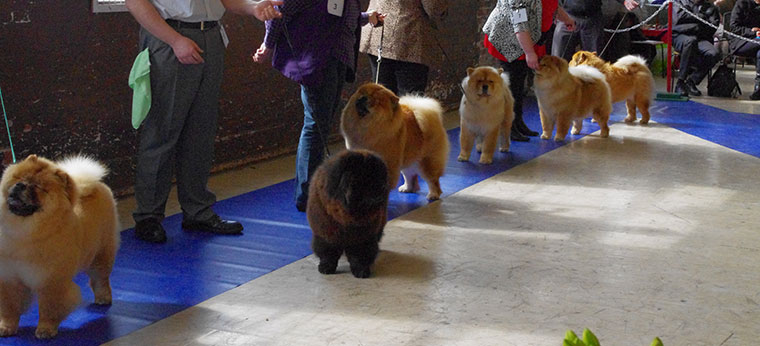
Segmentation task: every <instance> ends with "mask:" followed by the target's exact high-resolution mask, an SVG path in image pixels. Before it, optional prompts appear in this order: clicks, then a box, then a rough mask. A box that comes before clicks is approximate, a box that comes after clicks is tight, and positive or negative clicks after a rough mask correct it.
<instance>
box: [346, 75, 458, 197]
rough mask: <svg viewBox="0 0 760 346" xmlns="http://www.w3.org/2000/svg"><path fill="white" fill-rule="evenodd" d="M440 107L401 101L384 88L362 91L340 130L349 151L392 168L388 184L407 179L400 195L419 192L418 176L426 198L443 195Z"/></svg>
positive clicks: (445, 143)
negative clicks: (372, 155)
mask: <svg viewBox="0 0 760 346" xmlns="http://www.w3.org/2000/svg"><path fill="white" fill-rule="evenodd" d="M442 112H443V111H442V109H441V105H440V103H438V101H436V100H435V99H432V98H428V97H423V96H415V95H407V96H404V97H401V99H399V98H398V96H396V95H395V94H394V93H393V92H392V91H390V90H388V89H386V88H385V87H383V86H382V85H379V84H374V83H368V84H365V85H362V86H361V87H359V89H358V90H357V91H356V92H355V93H354V94H353V95H352V96H351V98H350V99H349V100H348V103H347V104H346V107H345V108H344V109H343V114H342V116H341V119H340V130H341V132H342V133H343V138H345V140H346V147H347V148H348V149H352V150H353V149H367V150H371V151H373V152H375V153H377V154H378V155H380V157H381V158H382V159H383V160H385V164H386V165H387V166H388V184H389V185H390V186H391V188H393V187H395V186H396V184H397V183H398V178H399V171H401V174H403V176H404V185H402V186H400V187H399V189H398V190H399V191H400V192H417V191H419V189H420V187H419V184H418V182H417V176H418V175H421V176H422V178H423V179H425V181H426V182H427V183H428V187H429V191H428V195H427V199H428V200H431V201H432V200H436V199H438V198H440V196H441V184H440V182H439V179H440V177H441V176H442V175H443V171H444V169H445V167H446V159H447V157H448V155H449V139H448V137H447V136H446V129H444V128H443V121H442V119H441V117H442Z"/></svg>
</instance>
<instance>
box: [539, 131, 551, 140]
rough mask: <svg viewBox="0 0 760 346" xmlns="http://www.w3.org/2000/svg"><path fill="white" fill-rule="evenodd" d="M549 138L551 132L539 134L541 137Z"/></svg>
mask: <svg viewBox="0 0 760 346" xmlns="http://www.w3.org/2000/svg"><path fill="white" fill-rule="evenodd" d="M549 138H552V134H551V133H546V132H544V133H542V134H541V139H549Z"/></svg>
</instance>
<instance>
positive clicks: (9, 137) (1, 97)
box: [0, 89, 16, 163]
mask: <svg viewBox="0 0 760 346" xmlns="http://www.w3.org/2000/svg"><path fill="white" fill-rule="evenodd" d="M0 104H2V105H3V118H5V128H6V129H7V130H8V143H9V144H10V145H11V156H13V163H16V153H15V152H14V151H13V139H11V128H10V127H9V126H8V115H7V114H6V113H5V102H4V101H3V89H0Z"/></svg>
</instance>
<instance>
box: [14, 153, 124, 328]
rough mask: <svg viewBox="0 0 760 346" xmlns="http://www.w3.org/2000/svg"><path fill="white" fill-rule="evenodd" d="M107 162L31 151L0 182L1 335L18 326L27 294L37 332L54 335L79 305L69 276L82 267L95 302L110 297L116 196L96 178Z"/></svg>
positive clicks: (116, 238) (116, 235) (106, 301)
mask: <svg viewBox="0 0 760 346" xmlns="http://www.w3.org/2000/svg"><path fill="white" fill-rule="evenodd" d="M105 174H106V169H105V167H103V166H102V165H101V164H99V163H98V162H95V161H94V160H92V159H89V158H86V157H82V156H78V157H73V158H70V159H67V160H64V161H62V162H58V163H56V162H52V161H50V160H46V159H44V158H41V157H37V156H35V155H31V156H29V157H28V158H27V159H26V160H24V161H21V162H19V163H17V164H14V165H11V166H9V167H8V168H7V169H6V170H5V172H4V173H3V177H2V181H0V195H1V197H2V205H0V336H9V335H13V334H15V333H16V331H17V329H18V324H19V317H20V316H21V314H22V313H24V311H26V309H27V308H28V307H29V303H30V302H31V299H32V297H33V296H36V297H37V301H38V303H39V312H40V319H39V322H38V323H37V330H36V331H35V336H37V337H38V338H41V339H46V338H52V337H54V336H55V335H56V334H57V333H58V325H59V324H60V323H61V321H63V319H65V318H66V316H68V314H69V313H70V312H71V311H72V310H73V309H74V308H75V307H76V306H77V304H79V301H80V300H81V292H80V290H79V287H78V286H77V285H76V284H75V283H74V281H73V278H74V276H75V275H76V274H77V273H78V272H80V271H85V272H86V273H87V274H88V276H89V277H90V287H91V288H92V291H93V293H95V304H103V305H107V304H111V284H110V281H109V276H110V275H111V269H112V267H113V263H114V257H115V255H116V250H117V249H118V246H119V233H118V220H117V216H116V215H117V214H116V202H115V201H114V198H113V194H112V193H111V189H109V188H108V186H106V185H105V184H103V183H102V182H101V179H102V177H103V176H104V175H105Z"/></svg>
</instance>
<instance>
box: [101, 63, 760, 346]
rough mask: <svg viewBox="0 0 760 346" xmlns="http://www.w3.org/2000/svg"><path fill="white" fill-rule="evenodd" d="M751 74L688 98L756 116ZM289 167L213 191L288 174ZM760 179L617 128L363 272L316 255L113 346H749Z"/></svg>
mask: <svg viewBox="0 0 760 346" xmlns="http://www.w3.org/2000/svg"><path fill="white" fill-rule="evenodd" d="M750 72H751V71H750ZM742 73H743V72H742ZM745 77H746V76H745ZM745 77H742V80H743V83H744V84H745V85H743V87H742V90H744V91H745V95H744V97H743V98H744V100H729V101H726V100H722V99H713V98H709V97H704V98H699V99H694V100H695V101H697V102H700V103H705V104H710V105H714V106H716V107H722V108H725V109H728V110H730V111H733V112H747V113H757V109H756V107H757V106H756V105H755V102H752V101H748V100H746V96H747V95H748V94H749V93H751V80H750V82H749V83H750V86H749V87H747V86H746V84H747V80H746V78H745ZM658 83H660V82H658ZM702 89H704V86H703V87H702ZM676 107H677V106H676ZM759 117H760V116H759ZM449 118H450V119H449V123H450V126H455V124H456V114H455V113H452V114H449ZM653 119H654V120H655V121H656V120H657V119H656V118H654V117H653ZM533 140H534V141H535V140H538V139H533ZM293 161H294V159H293V158H292V157H285V158H281V159H277V160H273V161H270V162H266V163H260V164H256V165H252V166H249V167H245V168H241V169H238V170H235V171H230V172H225V173H222V174H218V175H216V176H215V177H214V178H213V179H212V181H211V183H210V185H211V189H212V190H213V191H215V192H216V193H217V194H218V196H219V198H220V199H224V198H227V197H230V196H234V195H237V194H240V193H243V192H247V191H250V190H254V189H256V188H259V187H263V186H267V185H270V184H273V183H276V182H279V181H283V180H287V179H291V178H292V172H293ZM758 172H760V158H757V157H755V156H751V155H747V154H744V153H741V152H738V151H735V150H732V149H729V148H726V147H723V146H721V145H718V144H715V143H712V142H709V141H706V140H703V139H700V138H698V137H695V136H692V135H690V134H687V133H685V132H681V131H679V130H676V129H674V128H671V127H668V126H665V125H661V124H657V123H653V124H651V125H650V126H640V125H626V124H624V123H615V124H613V125H612V126H611V136H610V138H609V139H601V138H599V137H598V133H595V134H591V135H589V136H586V137H584V138H582V139H580V140H577V141H574V142H572V143H569V144H568V145H565V146H563V147H560V148H558V149H556V150H553V151H550V152H548V153H546V154H544V155H541V156H539V157H538V158H536V159H533V160H530V161H528V162H526V163H524V164H521V165H519V166H517V167H515V168H512V169H510V170H507V171H504V172H503V173H501V174H498V175H496V176H494V177H493V178H490V179H488V180H485V181H483V182H481V183H478V184H476V185H473V186H471V187H469V188H467V189H464V190H462V191H460V192H457V193H455V194H453V195H450V196H448V197H446V198H444V199H443V200H441V201H438V202H435V203H430V204H429V205H427V206H425V207H423V208H420V209H417V210H415V211H412V212H410V213H408V214H406V215H403V216H401V217H399V218H397V219H394V220H392V221H390V222H389V223H388V225H387V226H386V230H385V237H384V238H383V240H382V242H381V244H380V247H381V249H382V252H381V254H380V256H379V258H378V260H377V262H376V264H375V271H374V276H373V277H372V278H370V279H366V280H360V279H355V278H354V277H353V276H351V275H350V273H347V270H348V265H347V263H346V262H345V261H344V260H342V261H341V264H340V266H339V272H342V273H339V274H337V275H329V276H325V275H321V274H319V273H318V272H317V268H316V265H317V260H316V259H315V258H314V257H313V256H308V257H306V258H304V259H302V260H299V261H297V262H294V263H292V264H290V265H287V266H285V267H283V268H281V269H278V270H276V271H274V272H272V273H269V274H267V275H264V276H262V277H260V278H258V279H255V280H253V281H250V282H248V283H246V284H244V285H241V286H239V287H237V288H235V289H232V290H230V291H228V292H226V293H224V294H221V295H218V296H216V297H213V298H211V299H209V300H206V301H204V302H203V303H201V304H198V305H197V306H194V307H192V308H189V309H186V310H184V311H182V312H180V313H177V314H176V315H173V316H171V317H169V318H166V319H164V320H161V321H158V322H156V323H154V324H152V325H150V326H148V327H146V328H143V329H140V330H138V331H136V332H133V333H131V334H129V335H127V336H124V337H122V338H119V339H116V340H114V341H112V342H110V343H108V345H520V346H527V345H560V344H561V343H562V339H563V337H564V334H565V331H566V330H568V329H572V330H575V331H576V332H580V331H581V330H582V329H583V328H590V329H591V330H592V331H594V332H595V333H596V335H597V336H598V337H599V339H600V340H601V344H602V345H604V346H611V345H625V346H635V345H649V344H650V342H651V341H652V339H653V338H654V337H655V336H658V337H660V338H661V339H662V340H663V342H664V343H665V345H668V346H669V345H716V346H717V345H726V346H728V345H757V344H758V342H759V341H758V340H760V184H758V180H756V179H757V175H758ZM444 188H445V187H444ZM170 200H171V201H175V200H176V197H172V198H171V199H170ZM172 203H173V202H172ZM133 204H134V202H133V201H132V200H130V199H129V198H127V199H124V200H122V201H120V211H121V213H122V215H123V216H122V220H123V221H124V227H125V228H127V227H131V224H130V220H131V218H130V217H129V214H128V213H129V210H130V209H131V206H132V205H133ZM176 212H178V208H177V206H176V205H175V204H171V205H170V206H169V210H168V214H171V213H176Z"/></svg>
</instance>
